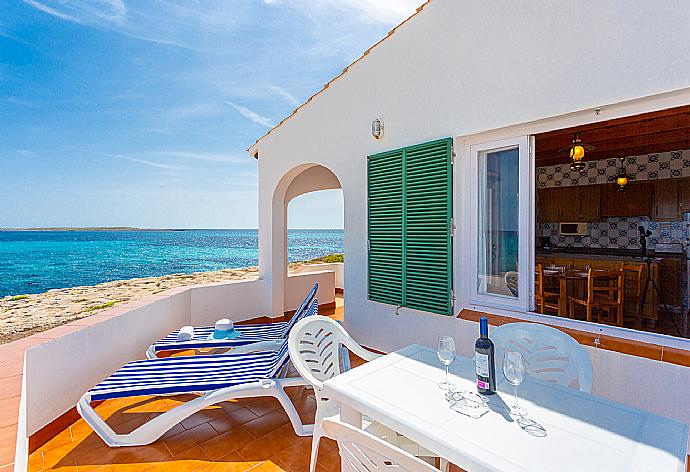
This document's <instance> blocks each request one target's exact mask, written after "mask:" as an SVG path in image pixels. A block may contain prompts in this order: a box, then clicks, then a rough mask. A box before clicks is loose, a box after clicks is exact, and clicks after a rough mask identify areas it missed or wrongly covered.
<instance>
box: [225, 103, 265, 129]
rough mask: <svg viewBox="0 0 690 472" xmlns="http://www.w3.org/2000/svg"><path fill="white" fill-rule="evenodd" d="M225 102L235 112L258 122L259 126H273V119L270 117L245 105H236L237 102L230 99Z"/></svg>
mask: <svg viewBox="0 0 690 472" xmlns="http://www.w3.org/2000/svg"><path fill="white" fill-rule="evenodd" d="M227 103H228V105H230V106H231V107H233V108H234V109H235V110H236V111H237V113H239V114H240V115H242V116H244V117H245V118H247V119H248V120H251V121H253V122H254V123H257V124H260V125H261V126H265V127H266V128H273V127H274V126H275V124H274V123H273V120H271V119H270V118H267V117H265V116H261V115H259V114H258V113H257V112H255V111H254V110H250V109H249V108H247V107H244V106H242V105H238V104H237V103H234V102H231V101H228V102H227Z"/></svg>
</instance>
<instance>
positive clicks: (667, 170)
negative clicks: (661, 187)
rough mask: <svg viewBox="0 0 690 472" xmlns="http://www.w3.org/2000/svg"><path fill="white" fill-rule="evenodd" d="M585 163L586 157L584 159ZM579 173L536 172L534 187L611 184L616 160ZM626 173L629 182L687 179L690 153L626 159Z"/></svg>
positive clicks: (560, 168)
mask: <svg viewBox="0 0 690 472" xmlns="http://www.w3.org/2000/svg"><path fill="white" fill-rule="evenodd" d="M585 161H586V157H585ZM586 164H587V168H586V169H585V170H583V171H582V172H574V171H572V170H570V165H569V164H561V165H555V166H545V167H538V168H537V187H538V188H547V187H571V186H574V185H599V184H606V183H609V182H614V181H615V180H616V174H617V173H618V169H619V168H620V167H621V162H620V160H619V159H602V160H598V161H589V162H586ZM625 171H626V173H627V174H628V178H629V179H630V180H631V181H635V180H656V179H673V178H680V177H690V150H685V151H671V152H660V153H657V154H646V155H642V156H628V157H626V158H625Z"/></svg>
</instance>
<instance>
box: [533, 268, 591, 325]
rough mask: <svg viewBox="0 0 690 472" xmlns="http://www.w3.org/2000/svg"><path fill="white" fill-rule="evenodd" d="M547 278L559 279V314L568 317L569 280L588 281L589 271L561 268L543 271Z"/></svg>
mask: <svg viewBox="0 0 690 472" xmlns="http://www.w3.org/2000/svg"><path fill="white" fill-rule="evenodd" d="M543 274H544V277H545V278H551V279H558V316H561V317H568V316H569V314H568V281H569V280H578V281H587V271H582V270H574V269H566V270H561V268H556V269H549V268H546V269H544V271H543Z"/></svg>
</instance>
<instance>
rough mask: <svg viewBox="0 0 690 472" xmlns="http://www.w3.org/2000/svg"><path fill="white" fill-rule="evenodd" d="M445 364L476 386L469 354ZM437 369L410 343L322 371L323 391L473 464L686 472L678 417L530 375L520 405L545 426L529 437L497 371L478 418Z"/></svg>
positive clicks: (345, 410)
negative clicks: (459, 404)
mask: <svg viewBox="0 0 690 472" xmlns="http://www.w3.org/2000/svg"><path fill="white" fill-rule="evenodd" d="M450 371H451V382H453V383H454V384H455V386H456V389H465V390H473V391H474V379H475V376H474V364H473V361H472V359H467V358H461V357H458V358H457V359H456V360H455V361H454V362H453V364H452V365H451V366H450ZM631 375H635V374H634V373H631ZM444 376H445V370H443V369H442V366H441V363H440V362H439V360H438V358H437V357H436V351H435V350H433V349H430V348H427V347H424V346H418V345H412V346H408V347H406V348H404V349H401V350H400V351H397V352H394V353H391V354H388V355H386V356H383V357H380V358H378V359H376V360H374V361H372V362H368V363H366V364H364V365H362V366H360V367H357V368H356V369H352V370H350V371H349V372H346V373H344V374H341V375H338V376H337V377H335V378H333V379H331V380H328V381H327V382H325V395H326V396H329V397H332V398H335V399H337V400H338V401H339V402H340V405H341V418H342V420H343V421H344V422H347V423H349V424H352V425H355V426H357V427H361V421H362V415H367V416H369V417H371V418H372V419H374V420H376V421H379V422H381V423H382V424H384V425H386V426H388V427H390V428H392V429H394V430H396V431H398V432H399V433H401V434H403V435H405V436H407V437H408V438H410V439H412V440H413V441H415V442H417V443H419V444H420V445H421V446H423V447H425V448H427V449H429V450H430V451H433V452H435V453H436V454H438V455H439V456H441V457H444V458H446V459H448V460H450V461H451V462H452V463H454V464H456V465H458V466H460V467H462V468H463V469H465V470H468V471H471V472H475V471H502V472H505V471H529V472H538V471H545V472H553V471H556V470H557V471H577V472H582V471H607V472H616V471H655V472H666V471H668V472H685V460H686V457H687V455H686V454H687V452H686V450H687V445H688V426H687V425H686V424H684V423H681V422H678V421H675V420H672V419H669V418H665V417H662V416H659V415H655V414H653V413H649V412H647V411H643V410H640V409H637V408H632V407H629V406H626V405H623V404H620V403H616V402H613V401H611V400H607V399H604V398H600V397H596V396H593V395H590V394H587V393H583V392H580V391H577V390H573V389H568V388H565V387H560V386H557V385H553V384H549V383H546V382H541V381H538V380H532V379H529V378H528V379H527V380H526V381H525V382H524V383H523V384H522V386H520V390H519V392H520V401H521V406H523V407H525V408H526V409H527V411H528V416H529V418H531V419H533V420H535V421H537V422H538V423H539V424H541V425H542V426H543V427H544V428H545V429H546V432H547V435H546V436H545V437H535V436H531V435H529V434H528V433H526V432H525V431H523V430H522V429H521V428H520V427H519V426H518V424H517V423H516V422H514V421H513V419H512V418H511V417H510V415H508V414H507V412H506V410H505V408H506V403H507V404H512V392H513V390H512V386H511V385H510V384H508V383H507V382H506V381H505V379H503V375H502V373H499V372H497V373H496V376H497V378H498V379H499V381H498V390H499V393H498V394H497V395H493V396H492V397H491V400H490V405H491V410H490V411H489V412H488V413H486V414H485V415H484V416H482V417H481V418H479V419H474V418H470V417H469V416H465V415H463V414H460V413H457V412H455V411H453V410H451V409H450V406H449V404H448V403H447V401H446V400H445V398H444V391H443V390H441V389H440V388H439V387H438V383H439V382H440V381H442V380H443V377H444ZM501 379H502V380H501ZM504 401H505V403H504Z"/></svg>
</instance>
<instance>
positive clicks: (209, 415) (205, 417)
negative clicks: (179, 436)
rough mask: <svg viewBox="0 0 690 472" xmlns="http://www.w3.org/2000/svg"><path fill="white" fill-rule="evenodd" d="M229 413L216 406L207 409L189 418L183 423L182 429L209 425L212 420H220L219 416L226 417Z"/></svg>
mask: <svg viewBox="0 0 690 472" xmlns="http://www.w3.org/2000/svg"><path fill="white" fill-rule="evenodd" d="M226 415H227V413H226V412H225V410H223V409H222V408H221V407H219V406H214V407H211V408H206V409H204V410H201V411H199V412H197V413H194V414H193V415H192V416H190V417H189V418H186V419H184V420H183V421H182V423H181V424H182V427H183V428H184V429H192V428H194V427H195V426H199V425H200V424H204V423H208V422H209V421H211V420H214V419H216V418H218V417H219V416H226Z"/></svg>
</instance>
